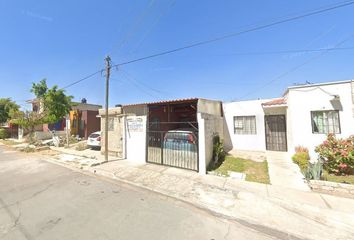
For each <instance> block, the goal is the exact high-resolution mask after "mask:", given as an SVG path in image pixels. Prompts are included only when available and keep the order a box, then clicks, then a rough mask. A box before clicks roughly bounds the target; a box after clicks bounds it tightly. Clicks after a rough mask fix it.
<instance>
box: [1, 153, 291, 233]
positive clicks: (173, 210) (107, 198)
mask: <svg viewBox="0 0 354 240" xmlns="http://www.w3.org/2000/svg"><path fill="white" fill-rule="evenodd" d="M279 236H282V237H284V236H286V234H285V235H281V234H280V235H279V232H278V233H273V232H271V231H269V232H268V230H264V228H262V227H259V226H257V225H252V226H247V225H245V224H241V223H238V222H233V221H228V220H225V219H222V218H218V217H215V216H214V215H211V214H209V213H208V212H206V211H204V210H200V209H197V208H195V207H192V206H191V205H188V204H186V203H183V202H180V201H177V200H174V199H172V198H168V197H166V196H162V195H159V194H156V193H152V192H150V191H146V190H142V189H140V188H135V187H132V186H130V185H124V184H121V183H119V182H114V181H110V180H106V179H103V178H102V179H101V178H97V177H91V176H88V175H84V174H81V173H79V172H75V171H72V170H69V169H67V168H64V167H61V166H58V165H54V164H51V163H49V162H46V161H43V160H40V159H39V157H37V156H36V155H30V154H19V153H16V152H14V151H12V150H10V149H8V148H6V147H4V146H0V239H3V240H5V239H9V240H10V239H11V240H12V239H16V240H17V239H18V240H21V239H75V240H76V239H85V240H90V239H95V240H96V239H207V240H211V239H280V238H282V237H279Z"/></svg>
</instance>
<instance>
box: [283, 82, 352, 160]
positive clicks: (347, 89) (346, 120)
mask: <svg viewBox="0 0 354 240" xmlns="http://www.w3.org/2000/svg"><path fill="white" fill-rule="evenodd" d="M332 95H338V96H339V97H340V105H341V106H338V105H334V104H332V103H331V100H332V99H333V96H332ZM352 107H353V102H352V91H351V85H350V82H346V83H337V84H329V85H322V86H314V87H303V88H290V89H289V92H288V118H289V119H291V121H288V127H289V129H290V131H291V133H290V134H289V135H290V136H288V137H289V141H288V146H289V152H290V153H291V154H292V153H294V148H295V146H298V145H301V146H305V147H307V148H309V150H310V155H311V158H313V159H316V158H317V155H316V154H315V152H314V148H315V146H317V145H319V144H320V143H322V142H323V141H324V140H325V139H326V134H316V133H312V125H311V111H321V110H339V121H340V126H341V134H337V137H348V136H349V135H351V134H354V118H353V112H352Z"/></svg>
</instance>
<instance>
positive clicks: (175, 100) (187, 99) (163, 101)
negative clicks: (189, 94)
mask: <svg viewBox="0 0 354 240" xmlns="http://www.w3.org/2000/svg"><path fill="white" fill-rule="evenodd" d="M199 99H200V98H183V99H174V100H162V101H157V102H146V103H136V104H126V105H123V107H130V106H140V105H152V104H166V103H183V102H192V101H197V100H199Z"/></svg>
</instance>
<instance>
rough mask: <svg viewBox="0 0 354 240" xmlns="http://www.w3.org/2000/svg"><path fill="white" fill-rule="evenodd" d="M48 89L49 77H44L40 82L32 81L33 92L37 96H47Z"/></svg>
mask: <svg viewBox="0 0 354 240" xmlns="http://www.w3.org/2000/svg"><path fill="white" fill-rule="evenodd" d="M47 91H48V86H47V79H45V78H44V79H42V80H41V81H40V82H39V83H32V89H31V92H32V93H34V95H36V97H37V98H39V99H41V98H43V97H44V96H45V94H46V93H47Z"/></svg>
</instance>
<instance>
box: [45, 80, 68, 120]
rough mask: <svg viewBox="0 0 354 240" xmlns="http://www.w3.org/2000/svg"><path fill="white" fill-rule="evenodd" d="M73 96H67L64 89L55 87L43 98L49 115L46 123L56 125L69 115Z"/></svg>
mask: <svg viewBox="0 0 354 240" xmlns="http://www.w3.org/2000/svg"><path fill="white" fill-rule="evenodd" d="M72 98H73V97H72V96H66V95H65V92H64V90H63V89H58V86H56V85H55V86H53V87H52V88H51V89H49V90H48V91H47V92H46V93H45V95H44V96H43V103H44V111H45V112H46V113H47V115H46V118H45V121H46V123H55V122H57V121H59V120H60V119H62V118H63V117H64V116H65V115H66V114H68V113H69V111H70V109H71V106H72V103H71V100H72Z"/></svg>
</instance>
